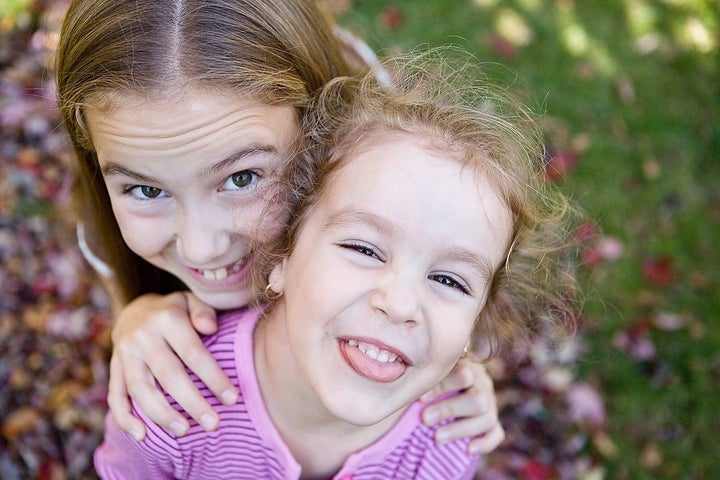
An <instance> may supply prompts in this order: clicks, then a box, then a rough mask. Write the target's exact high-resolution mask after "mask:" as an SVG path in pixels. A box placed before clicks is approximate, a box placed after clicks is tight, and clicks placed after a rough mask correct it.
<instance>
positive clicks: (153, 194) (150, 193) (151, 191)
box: [140, 186, 162, 198]
mask: <svg viewBox="0 0 720 480" xmlns="http://www.w3.org/2000/svg"><path fill="white" fill-rule="evenodd" d="M140 193H142V194H143V196H144V197H146V198H157V197H159V196H160V194H161V193H162V189H160V188H156V187H148V186H142V187H140Z"/></svg>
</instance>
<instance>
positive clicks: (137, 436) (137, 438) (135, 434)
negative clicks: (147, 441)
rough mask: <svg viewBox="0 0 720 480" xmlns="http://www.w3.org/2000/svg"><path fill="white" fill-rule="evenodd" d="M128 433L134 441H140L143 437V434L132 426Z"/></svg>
mask: <svg viewBox="0 0 720 480" xmlns="http://www.w3.org/2000/svg"><path fill="white" fill-rule="evenodd" d="M130 435H131V436H132V437H133V438H134V439H135V441H136V442H140V441H142V439H143V434H142V432H141V431H139V430H135V429H134V428H133V429H132V430H130Z"/></svg>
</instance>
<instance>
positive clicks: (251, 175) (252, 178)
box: [223, 170, 260, 190]
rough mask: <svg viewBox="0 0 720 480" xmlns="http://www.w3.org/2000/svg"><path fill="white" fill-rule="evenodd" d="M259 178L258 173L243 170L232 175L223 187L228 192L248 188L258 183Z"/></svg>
mask: <svg viewBox="0 0 720 480" xmlns="http://www.w3.org/2000/svg"><path fill="white" fill-rule="evenodd" d="M259 177H260V176H259V175H258V174H257V172H253V171H252V170H241V171H239V172H236V173H233V174H232V175H230V176H229V177H228V178H227V180H225V183H223V187H224V188H226V189H228V190H238V189H242V188H247V187H249V186H251V185H253V184H255V183H257V180H258V178H259Z"/></svg>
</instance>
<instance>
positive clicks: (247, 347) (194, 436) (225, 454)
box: [95, 309, 479, 480]
mask: <svg viewBox="0 0 720 480" xmlns="http://www.w3.org/2000/svg"><path fill="white" fill-rule="evenodd" d="M259 313H260V311H259V310H248V309H243V310H237V311H233V312H229V313H226V314H224V315H223V316H222V318H221V321H220V322H219V323H220V328H219V329H218V332H217V333H216V334H215V335H211V336H208V337H206V338H205V339H204V341H205V345H206V346H207V347H208V348H209V350H210V352H211V353H212V354H213V356H214V357H215V359H216V360H217V361H218V363H219V364H220V366H221V367H222V368H223V370H224V371H225V373H226V374H227V375H228V376H229V377H230V379H231V380H232V381H233V382H234V383H235V384H236V386H237V387H238V390H239V391H240V399H239V400H238V403H237V404H236V405H234V406H232V407H226V406H224V405H222V404H221V403H220V402H219V401H218V400H217V399H216V398H215V396H214V395H213V394H212V392H210V391H209V390H208V389H207V388H206V387H205V385H204V384H203V383H202V382H200V381H199V380H198V379H197V378H196V377H195V376H194V375H191V376H192V378H193V380H194V381H195V384H196V385H197V387H198V388H199V390H200V392H201V393H202V394H203V395H204V397H205V398H206V399H207V400H208V401H209V402H210V404H211V405H213V406H214V407H215V409H216V410H217V411H218V413H219V415H220V427H219V428H218V429H217V430H216V431H214V432H205V431H204V430H203V429H202V428H201V427H200V426H199V425H198V424H197V423H196V422H194V421H192V420H191V421H190V425H191V426H190V431H189V432H188V433H187V434H186V435H184V436H182V437H175V436H173V435H170V434H168V433H167V432H165V431H164V430H163V429H161V428H159V427H158V426H156V425H154V424H153V423H152V422H150V421H149V420H148V419H147V418H146V417H145V416H144V415H143V414H142V412H139V411H138V410H137V409H136V410H135V413H136V415H138V416H139V417H140V418H142V419H143V421H144V422H145V426H146V428H147V435H146V437H145V439H144V440H143V441H142V442H136V441H135V440H133V439H132V437H130V436H129V435H127V434H125V433H124V432H122V431H121V430H120V429H118V428H117V427H116V426H115V424H114V423H113V421H112V417H111V416H110V415H108V416H107V418H106V431H105V438H104V442H103V444H102V445H101V446H100V447H99V448H98V449H97V450H96V451H95V468H96V469H97V472H98V474H99V475H100V477H101V478H103V479H153V480H155V479H165V478H187V479H189V478H197V479H211V478H223V479H238V480H240V479H248V480H266V479H267V480H284V479H299V478H301V477H302V472H301V468H300V465H299V464H298V463H297V462H296V461H295V459H294V458H293V457H292V455H291V453H290V451H289V450H288V448H287V446H286V445H285V443H284V442H283V441H282V439H281V437H280V434H279V433H278V432H277V430H276V429H275V427H274V425H273V424H272V421H271V420H270V416H269V414H268V412H267V410H266V409H265V406H264V404H263V402H262V399H261V396H260V389H259V387H258V383H257V378H256V376H255V368H254V362H253V348H252V338H253V335H252V332H253V329H254V326H255V323H256V322H257V319H258V317H259ZM168 401H169V402H170V404H171V405H173V407H175V408H176V409H178V410H180V408H179V407H178V405H177V404H176V403H175V402H174V401H173V400H172V398H170V397H168ZM422 407H423V405H422V404H420V403H419V402H416V403H414V404H412V405H411V406H410V407H409V408H408V409H407V411H406V412H405V413H404V415H403V416H402V417H401V418H400V420H398V422H397V423H396V424H395V425H394V426H393V428H392V429H391V430H390V431H389V432H388V433H387V434H385V435H384V436H383V437H382V438H380V439H378V440H377V441H376V442H374V443H373V444H371V445H369V446H368V447H366V448H364V449H362V450H360V451H358V452H356V453H354V454H352V455H351V456H349V457H348V458H347V460H346V461H345V464H344V465H343V467H342V468H341V469H340V471H339V472H337V473H336V474H335V475H334V476H333V477H332V478H333V479H337V480H350V479H353V480H371V479H372V480H378V479H407V480H410V479H419V480H423V479H425V480H451V479H471V478H473V476H474V473H475V471H476V470H477V468H478V464H479V457H477V456H472V455H468V454H467V453H466V451H467V444H468V440H462V441H457V442H452V443H450V444H447V445H436V444H435V440H434V437H433V435H434V432H435V429H436V428H437V426H433V427H427V426H425V425H423V424H422V423H421V422H420V410H421V409H422Z"/></svg>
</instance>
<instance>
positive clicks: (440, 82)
mask: <svg viewBox="0 0 720 480" xmlns="http://www.w3.org/2000/svg"><path fill="white" fill-rule="evenodd" d="M391 71H392V72H393V73H394V78H393V81H392V86H388V85H384V84H380V83H379V82H378V81H377V77H376V76H375V75H373V74H369V75H366V76H365V77H364V78H362V79H361V80H360V81H354V80H352V79H338V80H336V81H333V82H331V83H330V84H329V85H328V86H327V87H326V88H325V89H324V90H323V91H322V93H321V94H320V95H319V97H318V99H317V102H316V103H315V104H314V106H313V108H311V109H309V110H308V111H307V116H306V119H305V125H306V127H307V132H308V147H307V149H306V150H304V151H303V156H302V158H301V159H294V160H293V161H291V162H290V163H289V164H288V167H287V168H286V173H285V175H284V178H283V180H282V181H281V182H280V185H284V186H285V185H286V186H288V187H289V189H290V193H289V194H288V195H287V198H286V200H287V201H286V202H283V203H286V204H289V205H294V208H293V210H291V212H290V215H289V218H290V222H289V224H288V229H287V231H288V234H287V235H286V236H285V237H283V238H282V241H280V242H277V243H276V244H275V245H274V246H268V247H267V250H269V254H268V255H267V256H266V257H258V258H259V259H258V262H257V263H256V264H255V267H256V269H257V271H259V272H260V273H259V274H258V277H259V278H260V281H259V283H260V284H261V286H262V287H264V288H263V289H262V290H260V292H262V293H263V294H264V295H263V300H264V301H265V302H266V304H265V305H266V306H265V310H264V313H263V312H262V309H261V308H256V309H249V310H243V311H239V312H235V313H231V314H228V315H226V316H225V317H224V319H223V321H222V322H221V328H220V330H219V332H218V333H216V334H214V335H211V336H208V337H206V338H205V344H206V345H207V346H208V347H209V348H210V350H211V351H212V352H213V354H214V355H216V358H218V360H219V362H220V364H221V365H222V366H223V367H224V368H225V371H226V373H227V374H228V375H229V376H230V378H232V379H233V380H234V381H236V382H237V385H238V388H239V390H240V392H241V396H240V401H239V403H238V404H237V405H235V406H223V407H220V410H219V411H220V416H221V419H222V421H221V423H220V427H219V429H218V430H217V431H215V432H205V431H203V430H202V429H201V428H200V427H199V426H197V425H194V426H193V427H191V429H190V432H189V433H188V435H186V436H185V437H179V438H176V437H173V436H172V435H169V434H167V433H166V432H165V431H164V430H162V429H160V428H157V427H154V426H153V425H148V436H147V437H146V439H145V440H144V441H143V442H140V443H137V442H135V441H133V440H132V439H131V438H130V437H128V436H127V435H126V434H124V433H123V432H121V431H119V430H118V429H116V428H114V426H113V425H112V424H111V423H109V424H108V426H107V432H106V438H105V443H104V444H103V445H102V446H101V447H100V448H99V450H98V451H97V453H96V457H95V458H96V467H97V469H98V472H99V473H100V475H101V476H102V477H103V478H121V477H122V478H140V477H147V478H215V477H219V476H232V477H233V478H256V479H265V478H267V479H281V478H283V479H296V478H336V479H343V478H356V479H357V478H368V479H370V478H373V479H375V478H383V479H392V478H402V479H428V480H431V479H432V480H435V479H440V478H442V479H456V478H457V479H459V478H468V479H469V478H472V477H473V475H474V473H475V471H476V469H477V467H478V464H479V458H478V457H476V456H473V455H469V454H468V453H467V440H461V441H455V442H451V443H449V444H446V445H443V446H437V445H436V444H435V443H434V441H433V440H432V439H433V437H434V429H435V428H437V427H427V426H425V425H423V424H422V423H421V422H420V421H419V408H420V406H419V404H417V403H413V402H415V401H416V400H417V399H418V397H420V396H421V395H422V394H423V392H425V391H426V390H428V389H429V388H431V387H432V386H433V385H435V384H437V382H439V381H440V380H441V379H442V378H444V377H445V376H446V375H447V373H448V372H449V371H450V370H451V369H452V367H453V365H454V364H455V363H456V362H457V360H458V359H459V358H460V357H461V355H462V354H463V351H467V349H468V347H469V346H472V345H473V343H472V342H471V338H472V336H473V333H474V334H475V335H476V337H475V338H476V340H477V341H479V342H480V343H481V344H482V345H483V346H484V348H485V349H486V350H485V351H486V353H488V354H492V353H494V352H496V351H497V350H498V349H499V348H501V347H502V346H503V345H505V344H506V343H508V342H510V341H513V340H514V339H517V338H518V337H522V336H523V335H524V334H525V333H527V332H529V331H547V332H556V331H557V330H558V328H560V329H561V330H566V329H567V325H566V321H567V320H568V319H569V318H572V317H571V316H569V315H568V314H569V311H568V308H567V307H568V306H569V303H568V301H569V299H570V298H571V297H570V296H569V294H570V293H571V292H572V288H571V287H572V279H571V278H569V277H566V276H565V275H563V270H562V268H561V264H560V263H559V256H558V254H559V253H560V251H561V249H560V247H561V246H562V238H563V232H564V231H565V230H564V229H563V228H562V225H563V224H562V220H563V219H564V217H565V216H564V213H565V212H566V209H565V206H566V204H565V202H564V201H563V199H562V197H553V196H551V195H550V193H549V192H548V191H547V190H546V189H545V186H544V185H543V183H542V178H543V171H542V165H541V159H542V157H541V155H540V150H539V149H537V148H534V145H533V144H532V143H531V140H532V139H533V138H534V137H533V131H532V130H527V129H526V128H525V127H526V125H524V124H523V123H522V120H523V119H524V118H526V117H525V116H524V114H523V113H522V111H512V112H503V111H502V110H501V109H502V108H504V106H503V105H501V104H499V103H497V102H496V101H495V99H494V98H492V97H490V96H488V95H487V92H485V91H478V90H475V89H473V88H472V85H465V84H460V83H457V82H451V81H450V80H452V79H455V77H448V76H446V74H445V73H443V69H442V64H438V63H428V62H426V61H424V60H423V59H420V60H419V61H415V62H414V63H409V64H407V65H404V64H399V65H398V66H396V67H395V68H393V69H392V70H391ZM457 79H461V77H458V78H457ZM101 141H102V140H101ZM270 214H271V215H273V216H275V215H277V214H276V212H272V211H271V212H270ZM266 265H268V266H266ZM268 271H269V274H268V273H265V274H263V272H268ZM568 287H569V288H568ZM199 386H200V385H199ZM205 392H206V396H207V397H209V396H210V393H209V392H207V390H205Z"/></svg>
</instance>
